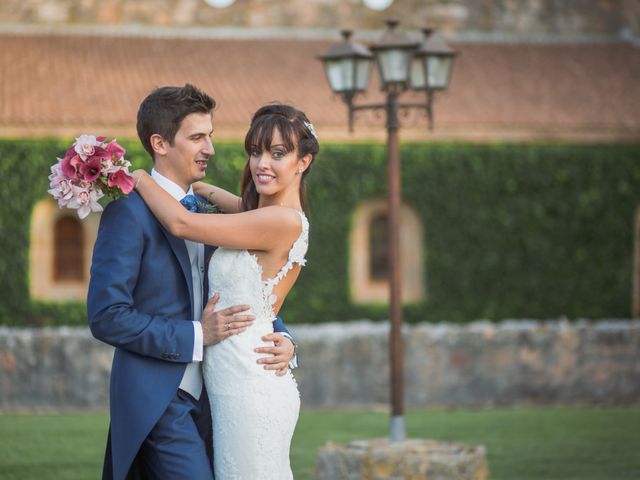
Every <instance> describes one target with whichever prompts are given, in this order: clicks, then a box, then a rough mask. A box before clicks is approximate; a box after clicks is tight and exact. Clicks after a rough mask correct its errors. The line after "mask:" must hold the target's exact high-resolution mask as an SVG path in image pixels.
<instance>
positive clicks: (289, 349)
mask: <svg viewBox="0 0 640 480" xmlns="http://www.w3.org/2000/svg"><path fill="white" fill-rule="evenodd" d="M262 340H263V341H265V342H273V347H258V348H255V349H254V350H255V351H256V352H257V353H266V354H267V356H266V357H261V358H259V359H258V363H262V364H264V369H265V370H275V371H276V375H279V376H281V375H284V374H285V373H287V370H288V369H289V362H290V361H291V359H292V358H293V355H294V354H295V353H296V348H295V345H294V343H293V342H292V341H291V339H290V338H287V337H285V336H284V335H282V334H281V333H277V332H276V333H270V334H268V335H265V336H264V337H262Z"/></svg>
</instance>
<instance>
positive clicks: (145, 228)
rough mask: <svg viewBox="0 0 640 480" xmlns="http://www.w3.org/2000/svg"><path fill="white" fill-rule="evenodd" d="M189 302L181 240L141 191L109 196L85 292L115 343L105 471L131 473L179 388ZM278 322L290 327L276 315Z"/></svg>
mask: <svg viewBox="0 0 640 480" xmlns="http://www.w3.org/2000/svg"><path fill="white" fill-rule="evenodd" d="M206 291H207V289H206V288H204V289H203V292H204V294H205V295H206ZM192 303H193V293H192V280H191V267H190V263H189V255H188V253H187V249H186V245H185V243H184V240H182V239H180V238H177V237H174V236H172V235H171V234H170V233H169V232H168V231H167V230H165V229H164V228H163V227H162V225H161V224H160V223H159V222H158V221H157V220H156V218H155V217H154V216H153V214H152V213H151V211H150V210H149V209H148V207H147V206H146V204H145V203H144V201H143V200H142V198H141V197H140V196H139V195H138V194H137V193H132V194H131V195H130V196H129V198H126V199H120V200H116V201H114V202H111V203H110V204H109V205H108V206H107V207H106V209H105V211H104V213H103V215H102V218H101V220H100V228H99V231H98V238H97V241H96V244H95V247H94V251H93V261H92V265H91V280H90V283H89V294H88V298H87V309H88V316H89V326H90V328H91V332H92V334H93V335H94V336H95V337H96V338H97V339H99V340H101V341H103V342H105V343H108V344H110V345H113V346H114V347H116V349H115V353H114V357H113V366H112V370H111V383H110V413H111V425H110V438H109V442H108V448H107V456H106V458H105V472H104V476H105V477H107V478H114V479H124V478H126V477H127V472H128V471H129V469H130V467H131V465H132V463H133V462H134V459H135V457H136V454H137V452H138V450H139V448H140V445H141V444H142V442H143V440H144V439H145V438H146V436H147V435H148V433H149V432H150V431H151V429H152V428H153V426H154V425H155V424H156V422H157V421H158V419H159V418H160V416H161V415H162V413H163V412H164V411H165V409H166V407H167V405H168V404H169V402H170V401H171V399H172V398H173V397H174V395H175V394H176V391H177V389H178V386H179V385H180V381H181V380H182V376H183V374H184V371H185V368H186V364H187V363H189V362H190V361H191V360H192V358H193V342H194V333H193V325H192V323H191V322H192V320H193V318H194V314H193V313H194V312H193V305H192ZM274 329H275V330H276V331H284V332H286V331H287V330H286V328H285V327H284V325H283V324H282V322H281V321H280V320H279V319H278V320H277V321H276V323H275V325H274ZM109 457H111V458H109Z"/></svg>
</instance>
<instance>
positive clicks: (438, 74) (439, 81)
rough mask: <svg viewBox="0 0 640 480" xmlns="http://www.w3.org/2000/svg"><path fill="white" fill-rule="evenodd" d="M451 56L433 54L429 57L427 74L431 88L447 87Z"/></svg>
mask: <svg viewBox="0 0 640 480" xmlns="http://www.w3.org/2000/svg"><path fill="white" fill-rule="evenodd" d="M450 69H451V57H438V56H431V57H428V59H427V74H428V82H429V87H430V88H447V83H449V70H450Z"/></svg>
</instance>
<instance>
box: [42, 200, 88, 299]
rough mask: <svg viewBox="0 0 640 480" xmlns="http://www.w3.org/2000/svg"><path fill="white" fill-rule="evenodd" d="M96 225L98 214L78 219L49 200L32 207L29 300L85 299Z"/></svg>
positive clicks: (74, 212) (72, 211)
mask: <svg viewBox="0 0 640 480" xmlns="http://www.w3.org/2000/svg"><path fill="white" fill-rule="evenodd" d="M99 223H100V215H99V214H94V213H92V214H91V215H89V216H88V217H87V218H85V219H83V220H79V219H78V215H77V213H76V211H75V210H70V209H68V208H58V205H57V204H56V202H55V201H54V200H53V199H51V198H46V199H44V200H42V201H40V202H38V203H37V204H36V205H35V207H34V208H33V213H32V215H31V243H30V245H29V283H30V285H29V288H30V291H31V297H32V298H34V299H36V300H48V301H68V300H74V301H84V300H86V298H87V288H88V287H89V266H90V265H91V255H92V254H93V245H94V243H95V241H96V236H97V234H98V225H99Z"/></svg>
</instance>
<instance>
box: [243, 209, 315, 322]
mask: <svg viewBox="0 0 640 480" xmlns="http://www.w3.org/2000/svg"><path fill="white" fill-rule="evenodd" d="M298 213H299V214H300V220H301V221H302V231H301V232H300V235H299V236H298V238H297V239H296V241H295V242H294V243H293V246H292V247H291V250H289V256H288V258H287V263H285V264H284V265H283V267H282V268H281V269H280V271H279V272H278V273H277V274H276V275H275V276H274V277H272V278H269V279H268V280H264V290H263V295H264V298H265V300H266V302H267V303H268V304H269V306H270V308H271V312H272V313H273V305H274V304H275V303H276V302H277V301H278V296H277V295H274V293H273V289H274V288H276V285H278V283H280V281H281V280H282V279H283V278H284V277H285V276H286V275H287V273H289V270H291V269H292V268H293V266H294V265H295V264H296V263H297V264H299V265H300V266H301V267H304V266H305V265H306V264H307V260H306V259H305V258H304V256H305V255H306V254H307V250H308V249H309V221H308V220H307V217H306V216H305V214H304V213H302V212H298ZM254 257H255V255H254ZM255 258H256V263H258V258H257V257H255ZM258 265H259V264H258ZM260 278H262V277H260ZM273 316H274V317H275V314H274V315H273Z"/></svg>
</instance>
